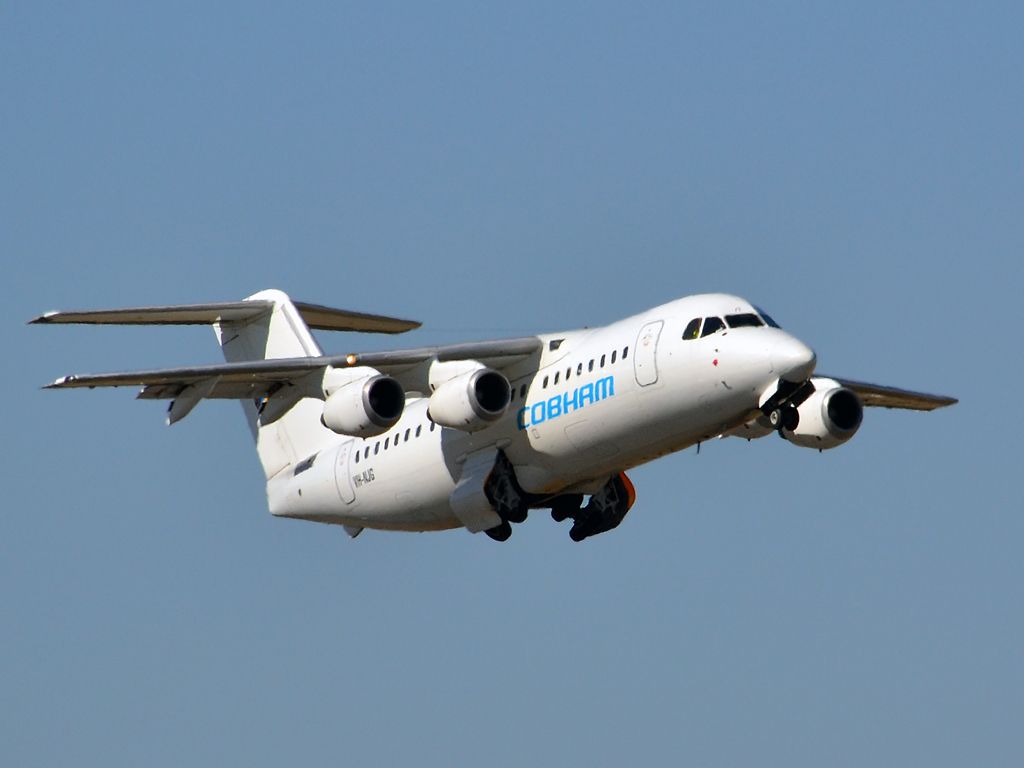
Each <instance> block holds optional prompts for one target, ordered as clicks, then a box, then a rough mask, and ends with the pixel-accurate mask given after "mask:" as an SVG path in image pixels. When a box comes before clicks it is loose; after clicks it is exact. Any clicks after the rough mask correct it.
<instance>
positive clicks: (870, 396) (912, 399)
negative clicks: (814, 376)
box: [829, 377, 959, 411]
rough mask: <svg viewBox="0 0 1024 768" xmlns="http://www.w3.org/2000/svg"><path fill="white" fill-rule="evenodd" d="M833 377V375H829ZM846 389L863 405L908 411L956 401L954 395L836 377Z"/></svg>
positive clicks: (935, 406) (931, 409) (923, 409)
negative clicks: (931, 393) (949, 395)
mask: <svg viewBox="0 0 1024 768" xmlns="http://www.w3.org/2000/svg"><path fill="white" fill-rule="evenodd" d="M829 378H834V377H829ZM835 381H837V382H839V384H841V385H842V386H844V387H846V388H847V389H852V390H853V391H854V392H856V393H857V396H858V397H859V398H860V399H861V401H862V402H863V403H864V405H866V406H868V407H878V408H902V409H906V410H910V411H934V410H935V409H936V408H944V407H946V406H947V405H954V404H955V403H958V402H959V400H957V399H956V398H955V397H946V396H945V395H929V394H927V393H925V392H913V391H911V390H909V389H899V388H897V387H885V386H881V385H879V384H867V383H865V382H862V381H850V380H849V379H839V378H836V379H835Z"/></svg>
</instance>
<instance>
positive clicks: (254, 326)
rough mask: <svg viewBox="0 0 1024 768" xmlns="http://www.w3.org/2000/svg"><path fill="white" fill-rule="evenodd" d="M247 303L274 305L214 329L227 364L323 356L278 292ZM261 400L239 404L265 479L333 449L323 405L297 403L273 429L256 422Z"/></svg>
mask: <svg viewBox="0 0 1024 768" xmlns="http://www.w3.org/2000/svg"><path fill="white" fill-rule="evenodd" d="M246 301H260V302H272V303H273V309H272V310H271V311H269V312H264V313H262V314H260V315H258V316H256V317H254V318H244V319H241V320H230V321H224V320H221V321H219V322H217V323H215V324H214V332H215V333H216V334H217V340H218V341H219V342H220V347H221V351H222V352H223V353H224V359H225V360H226V361H227V362H229V363H236V362H243V361H247V360H274V359H279V358H286V357H319V356H320V355H322V354H323V353H322V352H321V351H320V346H319V345H318V344H317V343H316V340H315V339H314V338H313V334H312V333H310V330H309V327H308V326H307V325H306V322H305V321H304V320H303V319H302V315H301V314H300V313H299V311H298V309H296V307H295V304H294V303H293V302H292V301H291V299H289V298H288V296H287V295H286V294H285V293H283V292H282V291H278V290H267V291H260V292H259V293H256V294H253V295H252V296H250V297H248V299H246ZM260 406H261V403H260V402H259V401H253V400H243V401H242V409H243V410H244V411H245V417H246V421H248V423H249V429H250V431H251V432H252V435H253V438H254V439H255V440H256V450H257V452H258V453H259V457H260V463H261V464H262V465H263V472H264V474H265V475H266V477H267V479H268V480H269V479H270V478H271V477H273V476H274V475H276V474H277V473H278V472H280V471H281V470H283V469H285V468H286V467H288V466H290V465H294V464H297V463H298V462H300V461H302V460H303V459H306V458H308V457H309V456H311V455H313V454H314V453H316V452H317V451H319V450H321V449H322V448H324V447H325V446H327V445H329V444H331V442H332V439H334V438H335V435H334V433H332V432H331V431H330V430H328V429H327V428H326V427H324V426H323V425H322V424H321V423H320V415H321V412H322V409H323V404H322V403H319V402H318V401H316V400H312V399H310V398H305V399H302V400H299V402H298V403H297V404H296V405H295V406H294V407H293V408H291V409H290V410H289V411H288V412H287V413H285V415H284V416H282V417H280V418H279V419H277V420H276V421H274V422H273V423H271V424H261V423H260Z"/></svg>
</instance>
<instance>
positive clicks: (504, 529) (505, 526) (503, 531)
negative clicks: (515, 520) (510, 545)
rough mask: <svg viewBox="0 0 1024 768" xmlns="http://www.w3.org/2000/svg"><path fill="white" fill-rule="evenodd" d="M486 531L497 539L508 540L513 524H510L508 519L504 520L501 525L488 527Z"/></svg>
mask: <svg viewBox="0 0 1024 768" xmlns="http://www.w3.org/2000/svg"><path fill="white" fill-rule="evenodd" d="M484 533H486V534H487V535H488V536H490V537H491V538H492V539H494V540H495V541H508V537H509V536H511V535H512V526H511V525H509V522H508V520H502V521H501V525H496V526H494V527H493V528H488V529H487V530H486V531H484Z"/></svg>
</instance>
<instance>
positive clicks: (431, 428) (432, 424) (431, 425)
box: [430, 422, 434, 432]
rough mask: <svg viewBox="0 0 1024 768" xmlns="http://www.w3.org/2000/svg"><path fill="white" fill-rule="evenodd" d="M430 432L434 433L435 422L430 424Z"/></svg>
mask: <svg viewBox="0 0 1024 768" xmlns="http://www.w3.org/2000/svg"><path fill="white" fill-rule="evenodd" d="M430 431H431V432H433V431H434V422H430Z"/></svg>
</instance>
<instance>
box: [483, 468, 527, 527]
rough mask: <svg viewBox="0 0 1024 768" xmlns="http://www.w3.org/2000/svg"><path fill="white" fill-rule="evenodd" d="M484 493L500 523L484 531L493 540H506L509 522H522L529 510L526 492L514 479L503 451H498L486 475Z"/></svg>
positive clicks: (514, 472) (514, 476) (512, 469)
mask: <svg viewBox="0 0 1024 768" xmlns="http://www.w3.org/2000/svg"><path fill="white" fill-rule="evenodd" d="M484 494H486V496H487V501H488V502H489V503H490V505H491V508H492V509H493V510H494V511H495V512H497V513H498V517H500V518H501V524H500V525H497V526H495V527H494V528H491V529H489V530H487V531H484V533H486V534H487V535H488V536H490V537H491V538H492V539H494V540H495V541H506V540H507V539H508V537H509V536H511V535H512V526H511V525H509V523H522V522H525V520H526V515H527V512H528V511H529V505H528V502H529V499H528V497H527V494H526V493H525V492H524V491H523V489H522V487H521V486H520V485H519V481H518V480H517V479H516V471H515V468H514V467H513V466H512V462H510V461H509V460H508V457H507V456H506V455H505V452H504V451H498V457H497V458H496V459H495V460H494V469H492V470H491V474H490V475H488V476H487V482H486V483H485V484H484Z"/></svg>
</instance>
